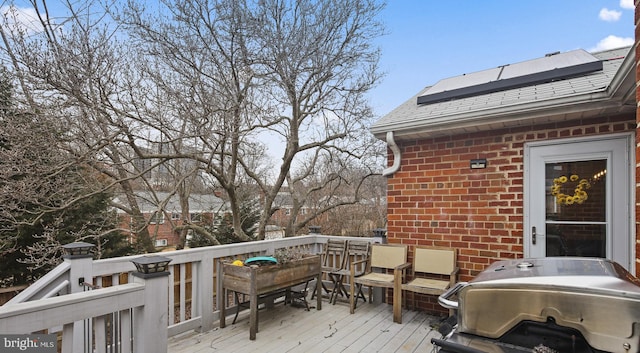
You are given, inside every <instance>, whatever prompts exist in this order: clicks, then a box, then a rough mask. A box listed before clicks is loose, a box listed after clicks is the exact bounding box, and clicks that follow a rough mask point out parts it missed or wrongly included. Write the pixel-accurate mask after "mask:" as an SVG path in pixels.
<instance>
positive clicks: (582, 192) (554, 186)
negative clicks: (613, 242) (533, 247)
mask: <svg viewBox="0 0 640 353" xmlns="http://www.w3.org/2000/svg"><path fill="white" fill-rule="evenodd" d="M606 177H607V160H606V159H600V160H591V161H580V162H559V163H546V166H545V184H546V185H545V186H546V187H545V189H546V196H545V197H546V212H545V214H546V217H545V218H546V221H545V230H546V237H547V239H546V255H547V256H590V257H606V255H607V249H606V246H607V242H606V239H607V226H606V221H607V217H606V201H607V188H606V183H607V180H606Z"/></svg>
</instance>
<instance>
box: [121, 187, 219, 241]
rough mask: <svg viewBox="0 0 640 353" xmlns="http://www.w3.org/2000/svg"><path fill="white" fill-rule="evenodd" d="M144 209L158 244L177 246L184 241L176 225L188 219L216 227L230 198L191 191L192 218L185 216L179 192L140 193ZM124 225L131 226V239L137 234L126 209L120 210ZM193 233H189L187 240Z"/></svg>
mask: <svg viewBox="0 0 640 353" xmlns="http://www.w3.org/2000/svg"><path fill="white" fill-rule="evenodd" d="M137 198H138V205H139V207H140V211H141V212H142V213H143V214H144V216H145V219H146V220H147V221H148V228H149V234H150V235H151V237H152V239H154V240H155V246H156V247H168V248H173V247H175V246H176V245H178V244H179V242H180V232H179V231H177V230H176V227H179V226H182V225H184V224H185V222H190V223H193V224H195V225H198V226H201V227H204V226H213V225H214V221H215V220H216V219H217V216H219V215H220V216H221V215H222V214H223V213H225V212H227V204H226V201H225V200H223V199H222V198H220V197H218V196H217V195H215V194H213V193H211V194H191V195H190V196H189V217H188V219H186V220H185V219H184V217H183V216H182V213H181V207H180V200H179V198H178V195H176V194H169V193H167V192H155V193H146V192H142V191H141V192H138V193H137ZM118 219H119V224H120V228H122V229H130V230H131V231H130V234H129V239H130V240H131V241H132V238H133V237H134V235H135V232H134V231H133V229H132V220H131V217H130V216H129V215H128V214H126V213H125V212H124V211H122V210H118ZM188 239H189V236H187V240H188Z"/></svg>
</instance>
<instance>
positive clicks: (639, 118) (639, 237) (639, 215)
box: [634, 0, 640, 275]
mask: <svg viewBox="0 0 640 353" xmlns="http://www.w3.org/2000/svg"><path fill="white" fill-rule="evenodd" d="M635 4H636V9H635V16H634V24H635V39H636V104H637V112H636V190H635V195H636V209H635V211H636V212H635V216H636V275H640V261H638V258H640V188H639V187H638V182H640V104H638V102H640V85H638V82H640V69H639V68H638V64H639V63H640V45H638V42H640V6H639V5H640V1H638V0H636V1H635Z"/></svg>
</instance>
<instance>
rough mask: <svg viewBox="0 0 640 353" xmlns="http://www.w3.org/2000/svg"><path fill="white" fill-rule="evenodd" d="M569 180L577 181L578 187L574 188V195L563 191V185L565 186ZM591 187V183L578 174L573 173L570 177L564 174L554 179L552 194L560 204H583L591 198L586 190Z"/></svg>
mask: <svg viewBox="0 0 640 353" xmlns="http://www.w3.org/2000/svg"><path fill="white" fill-rule="evenodd" d="M578 180H580V181H578ZM567 181H571V182H574V183H575V182H577V184H576V187H575V189H574V190H573V195H568V194H565V193H563V192H562V188H563V186H565V184H566V183H567ZM589 188H591V183H589V181H588V180H587V179H580V177H579V176H578V175H576V174H573V175H571V176H570V177H568V178H567V177H566V176H564V175H563V176H561V177H558V178H555V179H553V186H552V187H551V195H553V196H555V198H556V202H557V203H558V204H559V205H573V204H582V203H583V202H585V201H586V200H587V199H588V198H589V195H588V194H587V192H586V191H585V190H586V189H589Z"/></svg>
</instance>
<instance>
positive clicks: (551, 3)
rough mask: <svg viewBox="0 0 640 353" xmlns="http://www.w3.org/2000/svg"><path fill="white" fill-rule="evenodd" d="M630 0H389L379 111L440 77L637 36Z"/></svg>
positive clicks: (376, 93) (375, 98)
mask: <svg viewBox="0 0 640 353" xmlns="http://www.w3.org/2000/svg"><path fill="white" fill-rule="evenodd" d="M633 15H634V11H633V0H535V1H532V0H529V1H526V0H511V1H507V0H483V1H479V0H440V1H434V0H420V1H419V0H414V1H410V0H388V4H387V7H386V8H385V10H384V11H383V13H382V16H381V17H382V20H383V22H384V23H385V26H386V29H387V33H388V34H387V35H386V36H384V37H383V38H381V39H380V40H379V45H380V48H381V49H382V58H381V61H380V68H381V70H382V71H383V72H384V73H385V75H386V76H385V77H384V78H383V80H382V82H381V84H380V85H379V86H378V87H376V88H375V89H374V90H373V91H372V92H371V94H370V99H371V104H372V106H373V107H374V111H375V113H376V115H377V117H378V118H379V117H382V116H384V115H385V114H387V113H389V112H390V111H391V110H392V109H394V108H395V107H397V106H398V105H400V104H402V103H404V102H405V101H406V100H408V99H409V98H411V97H412V96H413V95H414V94H416V93H418V91H420V90H421V89H422V88H424V87H426V86H430V85H433V84H435V83H436V82H438V81H439V80H441V79H444V78H448V77H453V76H458V75H462V74H465V73H471V72H476V71H480V70H484V69H489V68H493V67H497V66H500V65H504V64H512V63H517V62H521V61H526V60H530V59H535V58H539V57H543V56H544V55H545V54H547V53H552V52H556V51H560V52H566V51H569V50H574V49H585V50H587V51H595V50H604V49H611V48H616V47H621V46H626V45H630V44H632V43H633V35H634V34H633V33H634V23H633V21H634V20H633Z"/></svg>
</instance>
